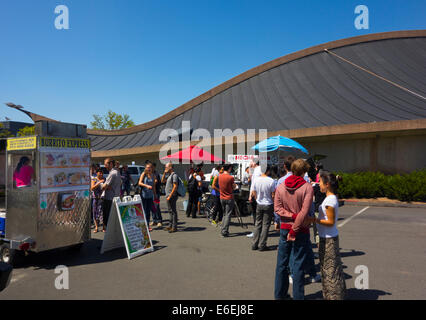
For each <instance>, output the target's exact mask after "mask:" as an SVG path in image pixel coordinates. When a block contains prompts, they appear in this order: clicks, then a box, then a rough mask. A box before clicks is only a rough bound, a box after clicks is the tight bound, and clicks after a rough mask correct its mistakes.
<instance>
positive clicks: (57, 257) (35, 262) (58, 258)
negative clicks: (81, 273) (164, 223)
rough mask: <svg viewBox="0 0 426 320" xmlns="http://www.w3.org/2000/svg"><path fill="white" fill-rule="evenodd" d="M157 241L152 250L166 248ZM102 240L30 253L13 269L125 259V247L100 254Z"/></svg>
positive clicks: (76, 264)
mask: <svg viewBox="0 0 426 320" xmlns="http://www.w3.org/2000/svg"><path fill="white" fill-rule="evenodd" d="M156 243H158V241H153V246H154V249H155V250H154V252H149V253H147V254H152V253H155V251H157V250H161V249H163V248H166V246H156V245H154V244H156ZM101 246H102V240H100V239H92V240H90V241H88V242H86V243H85V244H84V245H83V247H82V248H81V249H80V250H79V251H77V250H72V249H55V250H49V251H44V252H39V253H31V254H30V255H28V256H26V257H23V259H21V260H22V261H20V263H19V264H18V265H17V266H16V267H15V269H20V268H34V269H35V270H39V269H47V270H51V269H55V268H56V267H57V266H58V265H65V266H67V267H74V266H83V265H90V264H97V263H104V262H111V261H114V260H119V259H127V253H126V249H125V247H124V246H123V247H122V248H117V249H113V250H111V251H107V252H105V253H104V254H101V252H100V251H101Z"/></svg>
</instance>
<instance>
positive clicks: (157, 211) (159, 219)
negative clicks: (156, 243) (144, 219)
mask: <svg viewBox="0 0 426 320" xmlns="http://www.w3.org/2000/svg"><path fill="white" fill-rule="evenodd" d="M158 200H160V198H158ZM154 209H155V211H153V213H152V220H153V221H154V224H157V223H162V222H163V217H162V216H161V208H160V204H159V203H154Z"/></svg>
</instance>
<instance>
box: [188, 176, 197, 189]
mask: <svg viewBox="0 0 426 320" xmlns="http://www.w3.org/2000/svg"><path fill="white" fill-rule="evenodd" d="M197 188H198V181H197V179H195V178H194V176H193V175H191V178H189V181H188V192H189V193H195V192H197Z"/></svg>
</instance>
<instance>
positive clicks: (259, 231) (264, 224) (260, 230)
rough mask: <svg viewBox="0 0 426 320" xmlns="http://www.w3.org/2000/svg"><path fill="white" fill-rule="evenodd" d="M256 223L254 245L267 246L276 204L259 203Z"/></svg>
mask: <svg viewBox="0 0 426 320" xmlns="http://www.w3.org/2000/svg"><path fill="white" fill-rule="evenodd" d="M256 211H257V212H256V224H255V226H254V232H253V233H254V235H253V246H254V247H257V246H259V248H265V247H266V241H267V240H268V232H269V227H270V226H271V221H272V216H273V212H274V205H273V204H271V205H260V204H258V205H257V208H256Z"/></svg>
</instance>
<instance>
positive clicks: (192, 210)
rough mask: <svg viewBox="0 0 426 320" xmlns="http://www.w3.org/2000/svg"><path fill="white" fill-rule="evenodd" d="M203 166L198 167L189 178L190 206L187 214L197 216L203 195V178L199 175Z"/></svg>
mask: <svg viewBox="0 0 426 320" xmlns="http://www.w3.org/2000/svg"><path fill="white" fill-rule="evenodd" d="M200 171H201V168H199V167H197V168H195V169H194V172H193V173H192V174H191V175H190V176H189V180H188V196H189V197H188V207H187V208H186V216H187V217H189V216H192V218H196V217H197V209H198V200H199V197H200V196H201V187H202V180H201V177H200V175H199V172H200Z"/></svg>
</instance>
